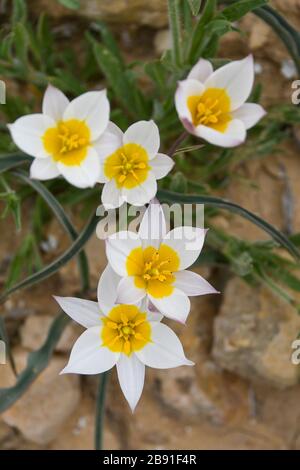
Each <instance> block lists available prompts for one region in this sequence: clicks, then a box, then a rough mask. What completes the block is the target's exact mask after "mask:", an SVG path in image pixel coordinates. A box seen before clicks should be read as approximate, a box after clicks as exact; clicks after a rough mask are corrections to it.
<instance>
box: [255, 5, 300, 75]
mask: <svg viewBox="0 0 300 470" xmlns="http://www.w3.org/2000/svg"><path fill="white" fill-rule="evenodd" d="M254 13H255V14H256V15H257V16H259V18H261V19H262V20H263V21H265V22H266V23H267V24H269V25H270V26H271V28H272V29H273V30H274V31H275V33H276V34H277V35H278V36H279V37H280V39H281V40H282V42H283V43H284V45H285V47H286V48H287V50H288V52H289V53H290V55H291V57H292V59H293V60H294V62H295V66H296V67H297V70H298V73H299V74H300V55H299V50H300V42H299V41H297V42H296V41H295V38H296V37H297V32H296V30H295V31H294V33H293V34H291V31H292V30H293V29H294V28H292V26H291V25H289V28H287V26H286V22H283V21H279V18H280V15H279V13H277V12H275V11H274V10H273V9H272V8H270V7H268V8H267V7H262V8H257V9H256V10H254Z"/></svg>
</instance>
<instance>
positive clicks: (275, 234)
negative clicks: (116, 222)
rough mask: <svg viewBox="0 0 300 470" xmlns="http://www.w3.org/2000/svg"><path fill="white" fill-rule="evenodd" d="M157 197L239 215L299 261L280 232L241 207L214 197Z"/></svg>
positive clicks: (166, 193)
mask: <svg viewBox="0 0 300 470" xmlns="http://www.w3.org/2000/svg"><path fill="white" fill-rule="evenodd" d="M157 197H158V199H159V200H161V201H166V202H178V203H182V204H184V203H193V204H205V205H206V206H208V207H216V208H219V209H226V210H228V211H230V212H233V213H235V214H238V215H240V216H241V217H244V218H245V219H247V220H249V221H250V222H252V223H254V224H255V225H257V226H258V227H259V228H261V229H262V230H264V231H265V232H266V233H268V234H269V235H270V236H271V237H272V238H273V240H275V241H276V242H278V243H279V244H280V245H281V246H283V247H284V248H285V249H286V250H287V251H288V252H289V253H291V255H292V256H294V257H295V258H296V259H297V260H300V252H299V251H298V249H297V248H296V246H295V245H294V244H293V243H292V242H291V241H290V240H289V238H288V237H286V236H285V235H284V234H283V233H282V232H280V231H279V230H277V229H276V228H275V227H273V225H271V224H269V223H268V222H266V221H265V220H263V219H261V218H260V217H259V216H258V215H256V214H253V213H252V212H250V211H248V210H247V209H244V208H243V207H241V206H239V205H238V204H235V203H234V202H230V201H227V200H226V199H222V198H219V197H214V196H198V195H197V196H196V195H184V194H178V193H172V192H171V191H166V190H159V191H158V193H157Z"/></svg>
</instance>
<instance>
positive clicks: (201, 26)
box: [189, 0, 216, 64]
mask: <svg viewBox="0 0 300 470" xmlns="http://www.w3.org/2000/svg"><path fill="white" fill-rule="evenodd" d="M215 12H216V0H207V2H206V3H205V7H204V10H203V13H202V15H201V18H200V20H199V21H198V23H197V25H196V27H195V30H194V32H193V34H192V37H191V44H190V47H189V50H190V52H189V62H190V63H191V64H194V63H195V62H196V61H197V60H198V59H199V50H200V49H201V45H202V41H203V39H204V38H205V27H206V25H207V24H208V23H209V22H210V21H211V20H212V19H213V17H214V16H215ZM206 39H207V38H206Z"/></svg>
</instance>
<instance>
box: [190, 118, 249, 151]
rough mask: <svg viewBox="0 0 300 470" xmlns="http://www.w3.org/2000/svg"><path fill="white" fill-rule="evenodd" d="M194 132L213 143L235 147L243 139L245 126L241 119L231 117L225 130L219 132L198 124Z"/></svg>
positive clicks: (244, 137)
mask: <svg viewBox="0 0 300 470" xmlns="http://www.w3.org/2000/svg"><path fill="white" fill-rule="evenodd" d="M195 134H196V135H197V136H198V137H202V139H205V140H207V142H209V143H210V144H213V145H219V146H220V147H236V146H237V145H240V144H242V143H243V142H244V141H245V139H246V128H245V126H244V124H243V122H242V121H240V120H239V119H233V120H232V121H230V122H229V124H228V126H227V129H226V131H225V132H219V131H216V130H214V129H212V128H210V127H206V126H202V125H200V126H197V127H196V128H195Z"/></svg>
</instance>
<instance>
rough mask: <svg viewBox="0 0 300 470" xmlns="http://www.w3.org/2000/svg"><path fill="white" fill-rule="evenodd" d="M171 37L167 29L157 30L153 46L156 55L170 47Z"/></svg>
mask: <svg viewBox="0 0 300 470" xmlns="http://www.w3.org/2000/svg"><path fill="white" fill-rule="evenodd" d="M171 45H172V39H171V33H170V30H169V29H163V30H162V31H158V32H157V33H156V35H155V38H154V47H155V50H156V52H157V54H158V55H162V54H163V53H164V52H165V51H167V50H168V49H170V48H171Z"/></svg>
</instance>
